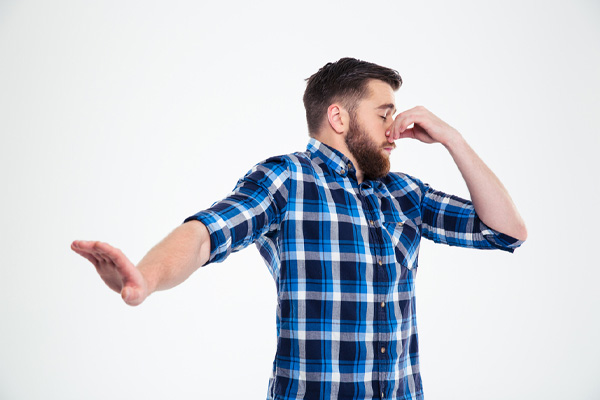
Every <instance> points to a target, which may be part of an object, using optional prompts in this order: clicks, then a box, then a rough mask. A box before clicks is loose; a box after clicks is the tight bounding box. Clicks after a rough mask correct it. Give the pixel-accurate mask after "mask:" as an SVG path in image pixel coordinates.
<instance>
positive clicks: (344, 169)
mask: <svg viewBox="0 0 600 400" xmlns="http://www.w3.org/2000/svg"><path fill="white" fill-rule="evenodd" d="M306 150H308V151H309V152H310V153H311V158H318V159H320V160H321V161H322V162H323V163H325V165H327V167H328V168H329V169H331V170H333V171H335V173H336V174H338V175H341V176H344V177H346V176H348V173H349V172H351V171H353V172H355V170H354V165H353V164H352V161H350V159H349V158H348V157H346V156H345V155H343V154H342V152H340V151H339V150H336V149H334V148H333V147H331V146H328V145H326V144H325V143H322V142H320V141H318V140H317V139H315V138H310V140H309V141H308V145H307V146H306ZM351 176H355V175H354V174H353V175H351ZM354 179H356V177H355V178H354ZM362 185H364V186H365V187H367V188H370V187H374V188H379V187H381V186H382V183H381V179H377V180H374V181H364V182H363V183H362Z"/></svg>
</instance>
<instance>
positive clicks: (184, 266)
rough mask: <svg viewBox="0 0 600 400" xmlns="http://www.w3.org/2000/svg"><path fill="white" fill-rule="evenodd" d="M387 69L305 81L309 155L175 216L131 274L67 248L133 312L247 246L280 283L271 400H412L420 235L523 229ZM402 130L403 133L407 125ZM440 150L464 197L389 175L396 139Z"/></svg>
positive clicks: (461, 143)
mask: <svg viewBox="0 0 600 400" xmlns="http://www.w3.org/2000/svg"><path fill="white" fill-rule="evenodd" d="M401 84H402V80H401V78H400V76H399V75H398V73H397V72H396V71H394V70H391V69H388V68H384V67H381V66H378V65H375V64H371V63H367V62H364V61H359V60H355V59H351V58H344V59H341V60H339V61H337V62H335V63H329V64H327V65H325V66H324V67H323V68H321V69H320V70H319V71H318V72H317V73H316V74H314V75H313V76H311V77H310V78H309V79H308V84H307V88H306V92H305V95H304V104H305V107H306V114H307V121H308V128H309V132H310V136H311V139H310V141H309V144H308V148H307V151H306V152H303V153H294V154H289V155H284V156H279V157H273V158H270V159H268V160H266V161H264V162H262V163H260V164H258V165H256V166H255V167H254V168H253V169H252V170H250V171H249V172H248V174H247V175H246V176H245V177H244V178H243V179H241V180H240V181H239V182H238V184H237V186H236V188H235V189H234V191H233V192H232V193H231V194H230V195H229V196H228V197H227V198H226V199H224V200H222V201H221V202H218V203H216V204H215V205H213V206H212V207H211V208H210V209H208V210H205V211H203V212H200V213H198V214H196V215H194V216H192V217H190V218H188V219H187V220H186V223H184V224H183V225H181V226H180V227H178V228H177V229H175V230H174V231H173V232H172V233H171V234H170V235H169V236H167V237H166V238H165V239H164V240H163V241H162V242H161V243H159V244H158V245H157V246H156V247H154V248H153V249H152V250H151V251H150V252H149V253H148V254H147V255H146V256H145V257H144V258H143V259H142V261H141V262H140V263H139V264H138V266H137V268H136V267H135V266H134V265H133V264H132V263H131V262H130V261H129V260H128V259H127V258H126V257H125V256H124V255H123V253H121V251H119V250H117V249H115V248H113V247H112V246H110V245H108V244H106V243H101V242H84V241H75V242H73V244H72V249H73V250H74V251H76V252H77V253H79V254H80V255H82V256H83V257H85V258H87V259H88V260H89V261H91V262H92V263H93V264H94V265H95V266H96V269H97V271H98V273H99V274H100V276H101V278H102V279H103V280H104V281H105V282H106V284H107V285H108V286H109V287H110V288H111V289H113V290H115V291H117V292H120V293H121V296H122V298H123V300H125V302H126V303H127V304H130V305H138V304H140V303H141V302H142V301H144V299H145V298H146V297H147V296H148V295H150V294H151V293H153V292H154V291H156V290H164V289H168V288H171V287H173V286H176V285H177V284H179V283H181V282H183V281H184V280H185V279H186V278H187V277H188V276H189V275H190V274H191V273H192V272H194V271H195V270H196V269H197V268H198V267H200V266H203V265H205V264H207V263H209V262H220V261H223V260H224V259H225V258H226V257H227V256H228V255H229V254H230V253H231V252H232V251H237V250H240V249H241V248H244V247H245V246H247V245H248V244H250V243H256V245H257V247H258V249H259V251H260V253H261V255H262V256H263V258H264V259H265V261H266V263H267V265H268V267H269V269H270V271H271V274H272V275H273V278H274V279H275V282H276V286H277V296H278V307H277V337H278V342H277V354H276V356H275V362H274V365H273V374H272V377H271V379H270V382H269V391H268V398H269V399H325V398H327V399H371V398H381V399H388V398H389V399H421V398H422V397H423V392H422V387H421V379H420V372H419V357H418V343H417V325H416V320H415V315H416V314H415V303H414V279H415V274H416V270H417V265H418V257H417V256H418V249H419V242H420V239H421V237H426V238H428V239H432V240H434V241H436V242H440V243H446V244H449V245H455V246H464V247H475V248H484V249H491V248H498V249H502V250H506V251H510V252H512V251H513V250H514V248H516V247H518V246H519V245H520V244H521V243H522V241H524V240H525V238H526V236H527V233H526V228H525V224H524V223H523V220H522V219H521V217H520V216H519V213H518V212H517V210H516V208H515V206H514V204H513V202H512V200H511V199H510V197H509V195H508V193H507V191H506V190H505V189H504V187H503V186H502V184H501V183H500V181H499V180H498V179H497V178H496V176H495V175H494V174H493V173H492V172H491V171H490V170H489V169H488V168H487V167H486V165H485V164H484V163H483V162H482V161H481V160H480V159H479V157H478V156H477V155H476V154H475V152H474V151H473V150H472V149H471V148H470V147H469V146H468V144H467V143H466V142H465V140H464V139H463V138H462V137H461V135H460V134H459V133H458V131H456V130H455V129H453V128H452V127H450V126H449V125H447V124H446V123H445V122H443V121H441V120H440V119H439V118H437V117H436V116H435V115H433V114H432V113H431V112H429V111H428V110H426V109H425V108H423V107H415V108H413V109H411V110H408V111H404V112H402V113H399V114H398V115H397V116H396V117H395V118H393V115H394V113H395V112H396V108H395V105H394V104H395V101H394V91H395V90H397V89H398V88H399V87H400V85H401ZM411 126H412V127H411ZM407 137H408V138H415V139H418V140H420V141H422V142H425V143H441V144H442V145H444V146H445V147H446V148H447V149H448V151H449V152H450V154H451V155H452V157H453V159H454V161H455V163H456V165H457V166H458V168H459V170H460V172H461V173H462V175H463V177H464V179H465V181H466V183H467V186H468V189H469V192H470V195H471V198H472V202H471V201H466V200H463V199H460V198H458V197H455V196H451V195H447V194H444V193H441V192H438V191H434V190H433V189H431V188H430V187H429V186H427V185H425V184H423V183H422V182H421V181H419V180H418V179H415V178H413V177H410V176H408V175H405V174H401V173H389V168H390V163H389V155H390V153H391V151H392V150H393V149H394V148H395V144H394V141H395V140H397V139H399V138H407Z"/></svg>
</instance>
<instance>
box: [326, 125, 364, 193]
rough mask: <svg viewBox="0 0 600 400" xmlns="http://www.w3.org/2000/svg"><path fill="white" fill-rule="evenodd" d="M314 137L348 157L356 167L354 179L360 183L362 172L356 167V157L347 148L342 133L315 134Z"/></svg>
mask: <svg viewBox="0 0 600 400" xmlns="http://www.w3.org/2000/svg"><path fill="white" fill-rule="evenodd" d="M314 138H315V139H317V140H318V141H319V142H321V143H323V144H326V145H327V146H329V147H333V148H334V149H336V150H337V151H339V152H340V153H342V154H343V155H345V156H346V157H348V159H349V160H350V161H352V165H354V168H355V169H356V179H357V180H358V183H359V184H360V183H362V181H363V179H364V177H363V172H362V171H361V170H360V168H359V167H358V163H357V162H356V159H355V158H354V156H353V155H352V153H351V152H350V150H349V149H348V146H347V145H346V141H345V140H344V138H343V137H342V135H334V136H333V135H315V136H314Z"/></svg>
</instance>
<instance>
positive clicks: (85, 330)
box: [0, 0, 600, 400]
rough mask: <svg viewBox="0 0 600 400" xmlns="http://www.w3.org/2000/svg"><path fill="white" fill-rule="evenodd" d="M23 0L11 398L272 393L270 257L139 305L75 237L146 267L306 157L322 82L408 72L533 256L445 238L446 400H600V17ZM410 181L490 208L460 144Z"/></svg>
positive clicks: (3, 205)
mask: <svg viewBox="0 0 600 400" xmlns="http://www.w3.org/2000/svg"><path fill="white" fill-rule="evenodd" d="M414 3H416V2H408V1H371V2H365V1H360V2H348V1H343V2H342V1H335V2H328V1H319V2H309V1H296V2H289V3H288V2H276V1H270V2H260V1H257V2H251V1H233V2H217V1H211V2H200V1H137V2H134V1H116V0H115V1H103V2H81V1H54V2H45V1H25V0H23V1H10V0H3V1H0V134H1V142H0V171H1V172H0V174H1V181H0V184H1V190H2V192H1V196H0V234H1V237H0V246H1V263H2V264H1V268H0V318H1V322H0V399H3V400H13V399H109V398H110V399H141V398H145V399H164V398H173V399H208V398H216V397H218V398H222V399H235V398H245V399H262V398H264V397H265V396H266V390H267V382H268V377H269V375H270V370H271V367H272V361H273V356H274V354H275V344H276V338H275V305H276V298H275V286H274V284H273V280H272V278H271V276H270V275H269V273H268V270H267V268H266V266H265V265H264V264H263V262H262V260H261V258H260V257H259V255H258V252H257V251H256V250H255V249H254V248H253V247H252V248H250V249H246V250H245V251H243V252H241V253H237V254H234V255H232V256H231V257H230V258H229V259H228V260H227V261H226V262H225V263H223V264H215V265H211V266H209V267H206V268H204V269H202V270H201V271H199V272H197V273H196V274H195V275H193V276H192V277H191V278H190V279H189V280H188V281H187V282H185V283H184V284H182V285H181V286H179V287H178V288H176V289H173V290H171V291H168V292H160V293H156V294H154V295H152V296H151V297H150V298H149V299H148V300H147V302H146V303H144V304H143V305H142V306H140V307H137V308H131V307H128V306H126V305H124V304H123V303H122V302H121V300H120V297H119V296H118V295H117V294H115V293H113V292H111V291H110V290H109V289H107V288H106V287H105V286H104V285H103V283H102V282H101V281H100V279H99V278H98V276H97V275H96V273H95V271H94V270H93V267H92V266H91V264H89V263H88V262H87V261H86V260H84V259H83V258H81V257H79V256H78V255H76V254H75V253H73V252H71V250H70V249H69V245H70V243H71V241H72V240H74V239H95V240H103V241H106V242H109V243H111V244H113V245H115V246H117V247H119V248H121V249H122V250H123V251H124V252H125V253H126V254H127V255H128V256H129V257H130V258H131V259H132V260H134V261H135V262H137V261H138V260H139V259H140V258H141V257H142V256H143V255H144V254H145V252H146V251H147V250H148V249H149V248H150V247H152V246H153V245H154V244H155V243H157V242H158V241H159V240H160V239H161V238H163V237H164V236H165V235H166V234H167V233H168V232H169V231H170V230H172V229H173V228H175V227H176V226H177V225H178V224H180V223H181V222H182V221H183V219H184V218H186V217H187V216H189V215H191V214H194V213H195V212H197V211H199V210H201V209H203V208H206V207H208V206H210V205H211V204H212V202H214V201H216V200H218V199H220V198H222V197H223V196H225V195H226V194H227V193H228V192H229V191H230V190H231V189H232V188H233V186H234V185H235V183H236V181H237V179H238V178H239V177H240V176H242V175H243V174H244V173H245V172H246V171H247V170H248V169H249V168H250V167H251V166H252V165H254V164H255V163H257V162H259V161H261V160H263V159H265V158H267V157H268V156H271V155H276V154H285V153H289V152H292V151H298V150H300V151H302V150H304V149H305V146H306V142H307V129H306V123H305V119H304V108H303V106H302V100H301V99H302V94H303V91H304V87H305V82H304V79H305V78H307V77H308V76H310V75H311V74H312V73H314V72H315V71H316V70H317V69H318V68H320V67H321V66H322V65H324V64H325V63H326V62H329V61H335V60H337V59H339V58H340V57H344V56H353V57H357V58H361V59H365V60H368V61H372V62H376V63H379V64H382V65H385V66H389V67H392V68H395V69H397V70H399V72H400V73H401V75H402V77H403V79H404V82H405V83H404V86H403V87H402V88H401V89H400V91H399V92H398V93H397V98H396V99H397V105H398V108H399V109H401V110H404V109H407V108H410V107H413V106H415V105H418V104H422V105H425V106H426V107H428V108H429V109H430V110H432V111H433V112H435V113H436V114H437V115H439V116H440V117H442V118H443V119H445V120H446V121H448V122H449V123H450V124H451V125H453V126H455V127H456V128H457V129H459V130H460V131H461V133H462V134H463V135H464V136H465V137H466V138H467V140H468V141H469V142H470V143H471V145H472V146H473V147H474V148H475V150H476V151H478V153H479V154H480V155H481V156H482V158H483V159H484V160H485V161H486V162H487V163H488V165H489V166H490V167H491V168H492V169H493V170H494V171H495V172H496V173H497V175H498V176H499V177H500V178H501V180H502V181H503V182H504V184H505V186H506V187H507V188H508V189H509V191H510V192H511V194H512V196H513V199H514V201H515V202H516V204H517V206H518V207H519V209H520V211H521V213H522V214H523V216H524V218H525V220H526V222H527V224H528V228H529V237H530V238H529V240H528V241H527V242H526V243H525V245H524V246H523V247H522V248H521V249H519V250H517V251H516V252H515V253H514V254H513V255H510V254H507V253H502V252H489V251H474V250H464V249H457V248H449V247H446V246H439V245H434V244H432V243H429V242H427V243H423V245H422V248H421V257H420V267H419V277H418V280H417V282H418V283H417V293H418V295H417V298H418V318H419V328H420V345H421V364H422V374H423V382H424V390H425V394H426V398H427V399H430V400H431V399H458V398H460V399H462V400H464V399H545V400H550V399H598V398H600V383H599V380H598V376H599V373H600V361H598V360H599V359H600V345H599V344H598V340H599V338H600V325H599V316H600V315H599V311H598V308H599V306H600V295H599V290H598V282H599V279H600V273H599V271H598V267H599V264H600V263H599V262H598V257H597V249H598V244H597V243H596V241H597V236H598V234H597V230H598V225H599V223H600V218H599V217H598V212H599V211H598V204H599V202H598V194H599V190H598V186H599V179H598V172H599V171H600V163H599V161H598V158H599V156H598V151H599V150H600V146H599V139H598V133H599V130H600V5H599V4H598V2H596V1H593V0H589V1H583V0H580V1H562V2H557V1H503V2H479V1H452V2H450V1H441V0H440V1H428V2H419V4H414ZM392 166H393V169H394V170H399V171H403V172H406V173H410V174H412V175H415V176H417V177H419V178H421V179H422V180H423V181H425V182H428V183H430V184H431V185H432V186H433V187H435V188H436V189H439V190H444V191H447V192H451V193H454V194H458V195H461V196H468V193H467V191H466V187H465V185H464V183H462V179H461V177H460V174H459V172H458V170H457V169H456V167H454V165H453V163H452V160H451V159H450V157H449V156H448V155H447V153H446V152H445V150H444V149H443V148H442V146H439V145H437V146H435V145H433V146H428V145H424V144H420V143H416V142H413V141H410V140H403V141H401V142H399V143H398V149H397V150H396V152H395V153H394V154H393V155H392Z"/></svg>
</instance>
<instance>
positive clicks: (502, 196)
mask: <svg viewBox="0 0 600 400" xmlns="http://www.w3.org/2000/svg"><path fill="white" fill-rule="evenodd" d="M411 124H414V126H413V127H412V128H409V126H410V125H411ZM386 135H387V136H388V141H390V142H393V141H394V140H396V139H400V138H414V139H417V140H420V141H422V142H424V143H441V144H443V145H444V147H446V149H448V151H449V152H450V155H451V156H452V158H453V159H454V162H455V163H456V165H457V166H458V169H459V170H460V172H461V174H462V176H463V178H464V180H465V182H466V184H467V188H468V189H469V193H470V195H471V201H472V202H473V206H474V207H475V211H476V212H477V215H478V216H479V218H481V220H482V221H483V223H484V224H486V225H487V226H488V227H490V228H492V229H494V230H496V231H498V232H502V233H504V234H505V235H509V236H511V237H513V238H515V239H519V240H525V239H526V238H527V228H526V227H525V222H524V221H523V219H522V218H521V215H519V212H518V211H517V207H516V206H515V204H514V203H513V201H512V199H511V198H510V195H509V194H508V191H507V190H506V189H505V188H504V186H503V185H502V183H501V182H500V180H499V179H498V178H497V177H496V175H495V174H494V173H493V172H492V171H491V170H490V169H489V168H488V167H487V165H485V163H484V162H483V161H482V160H481V158H479V156H478V155H477V154H476V153H475V151H473V149H472V148H471V147H470V146H469V144H468V143H467V142H466V141H465V140H464V138H463V137H462V135H461V134H460V133H459V132H458V131H457V130H456V129H454V128H452V127H451V126H450V125H448V124H447V123H445V122H444V121H442V120H441V119H439V118H438V117H436V116H435V115H434V114H432V113H431V112H430V111H429V110H427V109H426V108H424V107H421V106H418V107H415V108H412V109H410V110H407V111H404V112H402V113H400V114H398V115H397V116H396V119H395V120H394V123H393V124H392V127H391V128H390V129H389V131H388V132H387V133H386Z"/></svg>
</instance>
